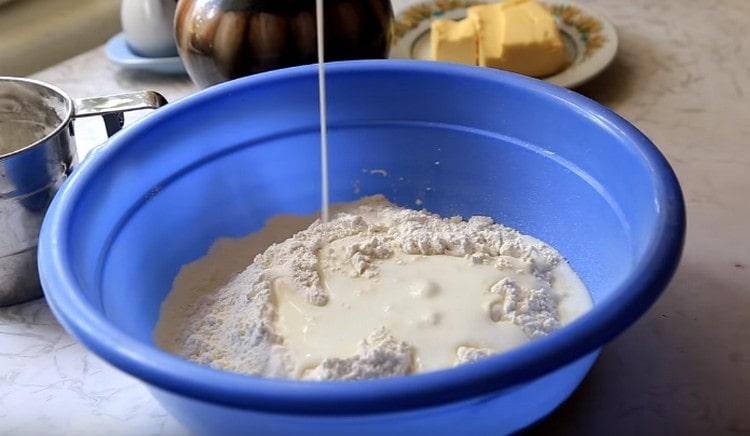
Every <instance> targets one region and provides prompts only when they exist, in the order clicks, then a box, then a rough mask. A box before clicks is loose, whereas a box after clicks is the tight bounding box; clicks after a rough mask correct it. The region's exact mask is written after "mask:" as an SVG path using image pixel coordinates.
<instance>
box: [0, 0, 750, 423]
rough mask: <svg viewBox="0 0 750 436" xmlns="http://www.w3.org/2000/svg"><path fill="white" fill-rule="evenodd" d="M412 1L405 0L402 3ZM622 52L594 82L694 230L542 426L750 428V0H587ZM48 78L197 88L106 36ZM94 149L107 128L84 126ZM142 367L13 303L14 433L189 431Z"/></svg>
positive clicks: (8, 325) (74, 84) (2, 328)
mask: <svg viewBox="0 0 750 436" xmlns="http://www.w3.org/2000/svg"><path fill="white" fill-rule="evenodd" d="M407 1H409V0H396V1H395V2H394V4H395V6H396V9H399V8H400V7H401V6H402V5H403V4H404V3H406V2H407ZM580 2H581V3H584V4H588V5H592V6H594V7H596V8H597V9H598V10H600V11H603V12H604V13H605V14H607V15H608V16H609V17H610V19H611V20H612V21H613V22H614V23H615V25H616V26H617V28H618V30H619V34H620V42H621V50H620V52H619V54H618V56H617V59H616V60H615V62H614V64H613V65H612V67H610V69H609V70H607V71H606V72H605V73H604V74H603V75H602V76H600V77H599V78H597V79H595V80H594V81H593V82H591V83H589V84H588V85H585V86H583V87H582V88H580V89H579V91H580V92H581V93H583V94H585V95H587V96H589V97H591V98H594V99H595V100H598V101H599V102H601V103H603V104H605V105H607V106H609V107H610V108H612V109H614V110H615V111H617V112H618V113H620V114H621V115H623V116H624V117H626V118H628V119H629V120H631V121H632V122H633V123H635V124H636V125H637V126H638V127H639V128H640V129H642V130H643V131H644V132H645V133H646V134H647V135H648V136H650V137H651V139H652V140H653V141H654V142H655V143H656V144H657V145H658V146H659V147H660V148H661V150H662V151H663V152H664V153H665V155H666V156H667V158H668V159H669V161H670V162H671V164H672V165H673V166H674V168H675V170H676V172H677V174H678V177H679V178H680V181H681V183H682V186H683V189H684V192H685V197H686V201H687V208H688V238H687V244H686V248H685V253H684V257H683V261H682V264H681V266H680V268H679V270H678V272H677V274H676V276H675V279H674V280H673V282H672V284H671V285H670V286H669V288H668V290H667V291H666V292H665V294H664V295H663V297H662V298H661V299H660V300H659V301H658V302H657V303H656V305H655V306H654V307H653V308H651V310H650V311H649V312H648V313H647V314H646V315H645V316H644V317H643V318H642V319H641V320H639V321H638V322H637V323H636V324H635V325H634V326H633V327H632V328H630V329H629V330H628V331H627V332H626V333H624V334H623V335H621V336H620V337H618V338H617V339H616V340H614V341H613V342H612V343H611V344H609V345H608V346H607V347H606V348H605V350H604V352H603V354H602V356H601V358H600V359H599V361H598V362H597V363H596V365H595V366H594V368H593V370H592V372H591V373H590V375H589V376H588V377H587V379H586V380H585V381H584V383H583V384H582V385H581V387H580V388H579V389H578V390H577V391H576V393H575V394H574V395H573V397H572V398H571V399H570V400H569V401H568V402H567V403H566V404H565V405H563V406H562V407H561V408H560V409H559V410H558V411H557V412H556V413H554V414H553V415H552V416H551V417H549V418H548V419H547V420H545V421H544V422H543V423H542V424H540V425H539V426H537V427H535V428H534V429H532V430H530V432H529V433H532V434H534V433H539V434H548V433H555V434H557V433H567V434H570V433H577V434H591V435H596V434H603V433H607V434H610V435H612V434H638V433H641V434H657V433H668V434H719V433H726V434H750V340H749V339H748V332H750V231H749V230H748V223H750V38H748V37H747V33H746V32H747V30H748V29H749V28H750V1H748V0H659V1H653V0H631V1H622V0H589V1H585V0H580ZM34 77H36V78H39V79H42V80H46V81H49V82H51V83H54V84H56V85H58V86H59V87H61V88H63V89H65V90H67V91H68V92H69V93H70V94H71V95H73V96H74V97H83V96H89V95H101V94H108V93H116V92H124V91H129V90H135V89H145V88H149V89H155V90H157V91H160V92H162V93H163V94H164V95H165V96H167V98H168V99H170V100H175V99H178V98H180V97H182V96H184V95H186V94H189V93H191V92H194V91H195V88H194V87H193V85H192V84H191V83H190V82H189V80H188V79H187V78H184V77H162V76H154V75H151V74H147V73H134V72H127V71H120V70H118V69H117V68H116V67H114V66H112V65H110V64H109V63H108V62H107V60H106V58H105V56H104V52H103V50H102V49H101V48H99V49H95V50H93V51H91V52H88V53H85V54H83V55H81V56H79V57H77V58H73V59H70V60H69V61H66V62H64V63H62V64H59V65H57V66H55V67H53V68H50V69H48V70H46V71H43V72H41V73H39V74H36V75H35V76H34ZM76 130H77V132H78V142H79V146H80V153H81V154H85V153H86V152H87V151H88V150H89V149H90V148H91V147H92V146H94V145H96V144H97V143H99V142H101V141H102V140H103V139H104V131H103V128H102V126H101V124H100V122H99V121H97V120H82V121H80V122H78V124H77V126H76ZM184 433H185V429H184V428H183V427H181V426H180V424H178V423H177V422H175V420H174V419H172V418H171V417H170V416H168V415H167V414H166V412H164V410H163V409H162V408H161V407H160V406H159V405H158V404H157V403H156V402H155V401H154V400H153V399H152V398H151V396H150V395H149V394H148V392H147V390H146V389H145V388H144V387H143V386H142V385H141V384H140V383H138V382H137V381H136V380H135V379H133V378H131V377H129V376H127V375H124V374H122V373H120V372H119V371H117V370H115V369H113V368H112V367H110V366H109V365H107V364H106V363H104V362H103V361H101V360H100V359H99V358H97V357H96V356H94V355H93V354H91V353H90V352H88V351H87V350H86V349H85V348H83V347H82V346H81V345H80V344H78V343H77V342H76V341H75V340H74V339H72V338H71V337H70V336H68V335H67V334H66V333H65V332H64V331H63V329H62V328H61V327H60V326H59V324H58V323H57V322H56V321H55V319H54V317H53V316H52V315H51V314H50V311H49V309H48V307H47V305H46V304H45V302H44V301H43V300H37V301H34V302H31V303H27V304H23V305H19V306H15V307H8V308H2V309H0V434H71V435H72V434H75V435H85V434H107V435H118V434H137V435H168V434H169V435H171V434H184Z"/></svg>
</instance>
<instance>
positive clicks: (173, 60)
mask: <svg viewBox="0 0 750 436" xmlns="http://www.w3.org/2000/svg"><path fill="white" fill-rule="evenodd" d="M105 51H106V52H107V58H109V60H110V61H112V63H114V64H117V65H119V66H120V67H122V68H125V69H132V70H144V71H151V72H153V73H159V74H184V73H185V67H184V66H183V65H182V61H181V60H180V57H179V56H173V57H167V58H147V57H143V56H140V55H138V54H136V53H135V52H133V50H132V49H131V48H130V47H129V46H128V43H127V41H125V34H123V33H118V34H117V35H115V36H113V37H112V38H110V40H109V41H107V45H106V46H105Z"/></svg>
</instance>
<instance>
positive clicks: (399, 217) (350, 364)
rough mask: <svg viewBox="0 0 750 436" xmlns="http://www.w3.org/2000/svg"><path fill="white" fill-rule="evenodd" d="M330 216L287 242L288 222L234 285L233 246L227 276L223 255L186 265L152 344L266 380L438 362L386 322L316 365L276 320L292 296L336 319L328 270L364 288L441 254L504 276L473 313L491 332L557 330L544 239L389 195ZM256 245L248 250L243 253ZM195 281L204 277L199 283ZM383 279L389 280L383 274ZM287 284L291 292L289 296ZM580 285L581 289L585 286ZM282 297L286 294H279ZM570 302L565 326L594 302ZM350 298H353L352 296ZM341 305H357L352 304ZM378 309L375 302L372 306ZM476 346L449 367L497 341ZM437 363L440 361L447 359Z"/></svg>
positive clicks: (352, 375) (431, 292)
mask: <svg viewBox="0 0 750 436" xmlns="http://www.w3.org/2000/svg"><path fill="white" fill-rule="evenodd" d="M334 212H335V213H334V214H333V215H332V217H331V220H330V221H329V222H327V223H321V222H320V221H316V222H314V223H313V224H312V225H310V226H309V228H307V229H305V230H303V231H300V232H298V233H296V234H294V236H292V237H291V238H289V239H286V240H284V238H286V237H287V236H289V235H290V233H291V230H292V228H293V227H295V225H296V226H297V228H300V227H302V224H303V220H298V222H296V223H294V225H291V226H286V228H285V229H283V231H281V232H280V234H279V235H278V237H276V238H275V240H274V242H279V241H283V242H280V243H276V244H273V245H271V246H270V247H268V249H267V250H265V252H263V253H262V254H259V255H258V256H256V257H255V260H254V262H253V263H252V264H251V265H250V266H249V267H247V268H246V269H244V271H242V272H240V273H239V274H237V275H236V276H235V277H234V278H232V279H231V280H229V282H228V283H226V281H224V282H220V281H221V280H223V279H226V278H227V276H228V275H229V273H230V271H229V270H231V269H232V268H236V267H237V266H239V265H241V263H242V261H244V262H245V263H246V262H247V261H246V260H245V259H247V257H246V258H245V259H242V257H241V255H242V254H241V253H239V252H237V251H236V250H235V253H230V251H227V252H225V256H224V257H223V258H222V259H224V260H226V259H230V258H231V259H232V265H231V266H226V267H225V268H224V270H223V271H218V272H215V271H213V270H212V269H211V265H213V266H216V265H218V262H221V260H219V258H218V257H216V256H214V258H215V261H214V262H213V263H212V264H211V263H206V262H204V263H203V264H201V265H198V266H197V267H196V268H193V270H192V271H191V267H190V266H189V267H187V268H185V269H183V271H182V272H181V277H178V279H177V281H176V283H175V287H174V290H173V292H172V294H170V296H169V298H168V300H167V301H166V302H165V305H164V307H163V309H162V316H161V319H160V320H159V325H158V326H157V330H156V333H155V336H156V339H157V343H159V345H160V346H162V347H163V348H165V349H167V350H169V351H171V352H173V353H176V354H179V355H182V356H185V357H187V358H189V359H191V360H194V361H196V362H199V363H203V364H206V365H210V366H213V367H216V368H222V369H226V370H230V371H235V372H241V373H247V374H255V375H261V376H268V377H287V378H305V379H312V380H333V379H342V380H355V379H365V378H376V377H386V376H394V375H404V374H410V373H413V372H418V371H420V370H424V369H425V368H426V369H431V368H432V366H430V365H429V362H428V360H427V355H426V354H425V355H424V356H422V357H421V359H422V360H421V361H420V354H421V352H420V351H419V347H417V348H415V346H414V345H415V344H411V343H409V342H408V341H405V340H404V339H403V338H400V337H398V335H395V334H393V332H391V331H390V330H389V329H388V328H386V326H379V327H377V328H374V329H372V330H370V331H369V334H367V333H364V334H363V335H362V336H360V337H359V338H360V342H359V345H358V346H357V348H356V351H355V352H354V353H353V354H350V355H348V356H346V355H343V356H342V355H336V356H334V355H324V356H322V357H321V358H320V359H318V360H316V359H315V358H310V355H309V354H308V355H307V357H308V359H307V360H305V357H303V356H302V355H301V354H304V353H302V352H300V351H299V347H297V348H295V347H296V346H297V345H298V343H294V341H292V339H293V338H291V337H289V335H286V336H285V335H284V334H282V332H283V329H281V328H280V327H279V326H278V325H277V324H278V320H279V309H280V308H281V307H286V306H284V305H283V304H282V306H279V304H281V303H284V304H286V303H287V301H286V300H287V299H288V300H290V301H291V300H294V298H293V297H295V295H297V296H299V297H300V300H299V303H296V302H293V304H292V305H293V307H294V308H295V310H296V309H298V308H299V306H300V305H302V306H304V305H307V304H309V305H312V306H310V307H308V308H303V310H304V311H307V310H310V311H312V312H311V313H321V315H320V316H321V317H323V318H324V319H323V321H322V322H323V323H325V322H326V321H331V320H330V319H329V320H326V319H325V318H331V317H334V316H339V313H338V312H337V311H338V310H339V309H329V307H330V306H331V304H329V300H330V298H331V295H330V292H329V290H328V289H327V288H326V285H325V280H323V279H322V277H321V274H324V277H330V280H331V283H333V282H334V276H335V275H336V274H338V275H339V276H344V275H345V276H347V277H352V280H358V282H357V283H368V282H371V281H372V282H380V279H381V277H380V276H381V269H382V268H386V265H387V268H389V269H388V270H389V271H392V268H394V267H397V266H398V265H404V264H406V263H408V262H419V260H420V259H423V258H431V256H437V255H443V256H438V257H443V258H445V257H446V256H448V257H450V258H462V259H466V260H464V261H463V262H465V263H462V265H465V266H464V267H462V269H463V270H466V271H467V273H468V274H472V272H471V270H472V269H476V270H477V274H478V272H479V271H480V270H481V271H485V272H484V274H487V271H490V272H493V271H494V272H493V273H492V274H495V275H497V274H500V272H507V274H506V273H503V274H501V277H502V278H501V279H499V280H495V279H493V280H494V281H493V282H492V283H491V284H490V285H491V286H487V288H486V289H485V291H483V296H482V298H484V300H482V301H486V303H484V304H485V306H486V307H485V308H484V309H482V311H479V309H477V312H476V313H477V314H479V315H477V316H478V317H479V316H481V317H482V318H483V319H482V322H485V323H486V324H487V326H489V328H491V329H494V328H496V326H506V328H509V327H508V326H511V325H516V326H518V327H515V328H520V330H521V331H522V332H523V333H522V334H521V335H522V336H524V335H525V337H526V339H524V341H526V340H530V339H533V338H536V337H539V336H543V335H546V334H548V333H550V332H552V331H553V330H555V329H557V328H559V327H560V325H561V315H560V312H559V305H560V300H561V295H563V293H561V292H560V291H559V290H557V291H556V290H555V289H554V283H553V282H554V280H555V274H553V272H554V271H556V270H557V269H559V268H558V267H559V266H566V267H567V265H566V264H565V262H564V260H563V259H562V258H561V257H560V256H559V255H558V254H557V252H556V251H555V250H554V249H552V248H551V247H549V246H547V245H545V244H544V243H542V242H540V241H538V240H536V239H533V238H531V237H528V236H525V235H521V234H520V233H518V232H517V231H515V230H513V229H510V228H507V227H504V226H502V225H498V224H494V223H493V221H492V219H490V218H487V217H472V218H470V219H469V220H468V221H464V220H462V219H461V218H460V217H452V218H441V217H439V216H437V215H434V214H430V213H428V212H425V211H415V210H411V209H403V208H400V207H397V206H394V205H392V204H391V203H389V202H388V201H387V200H385V198H383V197H382V196H374V197H368V198H366V199H363V200H361V201H360V202H357V203H354V204H352V205H347V206H344V207H339V208H337V209H334ZM274 226H276V223H274V222H272V223H270V226H269V227H274ZM277 227H278V226H277ZM270 242H272V241H271V240H269V239H268V236H266V239H265V240H264V241H255V244H254V247H253V249H255V250H258V248H260V246H262V244H263V243H265V244H269V243H270ZM266 246H267V245H266ZM249 251H252V250H246V252H249ZM214 254H215V253H214ZM245 254H247V253H245ZM237 255H239V256H237ZM211 257H212V255H209V256H208V258H211ZM321 262H323V263H321ZM571 272H572V270H571ZM198 278H200V280H196V279H198ZM382 278H383V279H386V277H385V276H384V277H382ZM428 278H429V277H425V279H428ZM326 280H328V279H326ZM518 280H521V281H522V282H523V283H519V282H518ZM280 281H281V282H280ZM224 283H226V284H225V285H224ZM435 283H436V282H433V281H428V280H424V281H417V282H411V284H410V285H409V286H407V289H404V290H403V291H400V290H399V292H400V294H407V293H408V294H409V295H412V296H413V297H412V299H415V298H416V299H419V298H421V299H423V300H418V301H425V302H426V303H424V304H427V303H430V304H433V305H434V304H435V301H437V299H439V298H444V297H443V296H442V295H439V294H440V293H441V292H443V291H444V290H443V289H441V288H440V287H438V286H437V285H436V284H435ZM280 284H281V285H283V286H284V287H288V289H289V290H290V291H289V292H293V293H294V294H284V292H282V288H279V286H280ZM569 288H572V287H570V286H569ZM581 288H582V289H583V292H584V293H585V288H583V287H582V285H581ZM284 289H285V288H284ZM358 292H359V293H361V292H363V291H361V290H359V289H351V292H348V294H349V295H347V298H355V299H356V297H352V295H358V294H357V293H358ZM467 292H468V291H467ZM285 295H286V296H285ZM436 295H437V296H436ZM459 297H461V296H460V295H459ZM579 297H580V296H579ZM282 298H283V299H285V300H284V301H277V299H282ZM368 298H372V296H370V297H368ZM571 298H572V300H574V302H575V301H579V302H580V301H585V304H579V306H581V307H578V308H575V309H572V310H568V311H567V312H566V315H565V317H566V318H567V322H569V321H570V320H571V319H573V318H575V317H576V316H578V315H579V314H580V313H582V312H583V311H585V310H586V309H588V306H587V304H590V302H589V301H588V296H586V297H585V298H584V299H583V300H582V299H581V298H578V297H576V298H578V300H576V298H573V297H571ZM347 301H350V300H347ZM352 301H355V303H356V300H352ZM367 301H370V300H367ZM372 301H376V300H372ZM477 301H479V300H477ZM347 304H348V303H347ZM367 304H370V303H367ZM411 304H416V303H411ZM419 304H422V303H419ZM446 304H448V303H446ZM479 304H480V303H477V307H478V305H479ZM454 306H455V304H454ZM583 306H585V307H583ZM315 307H318V308H320V309H315ZM336 307H338V306H336ZM346 307H347V308H351V305H347V306H346ZM409 307H418V306H409ZM425 307H426V306H425ZM448 307H451V306H450V305H449V306H448ZM366 309H367V308H366ZM375 309H376V308H372V310H373V312H374V311H375ZM325 310H336V312H330V311H328V312H326V311H325ZM341 310H344V309H341ZM352 310H355V309H352ZM388 310H390V306H388V307H386V308H385V311H386V312H387V311H388ZM410 310H412V309H410ZM315 311H319V312H315ZM412 311H413V310H412ZM293 312H294V311H293ZM444 312H445V311H443V312H440V311H432V312H429V313H427V314H426V315H424V316H422V315H420V316H421V318H419V320H418V321H417V322H415V323H414V326H412V327H409V328H411V329H417V330H419V331H418V332H417V334H418V335H417V336H419V335H424V334H425V331H426V332H428V333H429V331H430V330H429V329H431V328H435V329H437V328H438V327H439V324H440V323H441V322H442V321H441V319H442V317H444V316H445V315H446V314H445V313H444ZM568 312H569V313H568ZM292 314H293V315H294V313H292ZM282 315H283V313H282ZM340 315H341V316H342V317H343V316H344V315H345V314H340ZM407 315H409V314H407ZM459 315H460V314H459ZM311 316H312V315H309V314H307V312H305V315H304V316H303V317H302V318H300V319H302V321H303V324H304V322H306V320H307V321H309V320H311V319H312V318H311ZM407 317H408V316H407ZM402 318H406V317H402ZM342 320H345V321H346V320H348V318H342ZM311 322H312V325H310V326H308V325H307V324H304V325H302V327H299V328H297V327H296V326H294V328H291V329H290V328H288V327H287V330H286V331H287V332H288V333H289V334H291V332H297V331H300V330H305V331H307V329H308V328H311V329H312V330H314V329H315V328H318V327H320V326H318V325H317V321H311ZM346 322H349V323H351V322H357V321H356V320H355V321H346ZM343 325H345V324H343ZM467 325H468V324H467ZM435 326H437V327H435ZM425 329H428V330H425ZM341 330H342V329H338V330H335V329H334V330H331V331H326V330H322V331H323V332H328V333H320V334H325V335H328V336H331V337H328V336H324V339H327V341H328V342H336V341H340V340H343V339H341V338H339V337H336V336H338V335H336V334H335V333H332V332H337V331H341ZM454 330H455V329H454ZM415 331H416V330H415ZM435 331H436V332H437V331H438V330H435ZM497 331H499V330H497ZM493 332H496V330H492V331H490V332H489V333H490V334H495V335H497V334H499V333H493ZM313 333H314V331H313V332H312V333H310V334H313ZM436 334H437V333H436ZM519 334H520V333H519ZM428 336H429V335H428ZM433 336H434V335H433ZM419 337H421V336H419ZM437 339H439V338H437ZM446 340H447V339H446ZM470 342H471V341H469V343H463V344H462V343H460V342H457V346H456V347H455V348H453V351H452V353H453V354H452V355H453V358H452V362H453V364H461V363H465V362H470V361H473V360H476V359H479V358H482V357H486V356H488V355H490V354H492V353H494V352H498V351H500V348H502V347H494V349H490V348H488V347H486V346H482V345H481V344H476V343H470ZM475 342H476V341H475ZM517 342H518V341H517ZM303 345H304V344H303ZM416 345H419V344H416ZM425 348H427V347H423V349H425ZM441 365H442V366H445V362H443V363H442V364H441ZM433 366H434V365H433Z"/></svg>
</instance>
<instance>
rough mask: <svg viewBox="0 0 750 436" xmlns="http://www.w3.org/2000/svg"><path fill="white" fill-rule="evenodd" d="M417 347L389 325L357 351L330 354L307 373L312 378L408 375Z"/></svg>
mask: <svg viewBox="0 0 750 436" xmlns="http://www.w3.org/2000/svg"><path fill="white" fill-rule="evenodd" d="M413 362H414V349H413V348H412V347H411V346H410V345H409V344H407V343H406V342H402V341H399V340H398V339H396V338H395V337H393V336H392V335H390V334H389V333H388V331H387V330H386V329H385V328H380V329H378V330H375V331H374V332H372V333H371V334H370V335H369V336H368V337H367V338H366V339H364V340H363V341H361V342H360V343H359V346H358V348H357V354H356V355H355V356H353V357H349V358H346V359H339V358H328V359H325V360H323V362H322V363H321V364H320V365H318V366H317V367H316V368H315V369H313V370H312V371H309V372H308V373H307V374H305V377H304V378H305V379H308V380H363V379H368V378H377V377H392V376H396V375H407V374H409V373H411V372H412V366H413Z"/></svg>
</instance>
